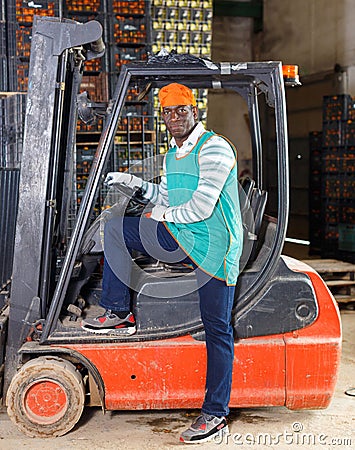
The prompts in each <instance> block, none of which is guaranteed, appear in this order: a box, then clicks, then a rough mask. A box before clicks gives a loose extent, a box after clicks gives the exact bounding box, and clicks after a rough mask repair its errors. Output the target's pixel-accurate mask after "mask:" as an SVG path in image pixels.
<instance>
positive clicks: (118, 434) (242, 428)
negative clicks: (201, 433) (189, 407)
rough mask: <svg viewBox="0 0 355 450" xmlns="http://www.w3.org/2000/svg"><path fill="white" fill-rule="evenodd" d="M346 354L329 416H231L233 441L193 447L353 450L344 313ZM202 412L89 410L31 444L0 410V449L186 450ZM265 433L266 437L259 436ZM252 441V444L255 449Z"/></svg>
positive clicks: (354, 401) (352, 333)
mask: <svg viewBox="0 0 355 450" xmlns="http://www.w3.org/2000/svg"><path fill="white" fill-rule="evenodd" d="M341 315H342V323H343V353H342V361H341V369H340V374H339V380H338V383H337V388H336V392H335V395H334V398H333V400H332V403H331V405H330V406H329V407H328V408H327V409H326V410H316V411H289V410H287V409H286V408H258V409H243V410H233V411H232V412H231V415H230V417H229V429H230V436H229V437H228V439H227V440H226V441H224V442H222V443H221V442H214V443H212V442H211V443H207V444H200V445H193V446H191V445H190V446H189V447H188V448H191V447H192V448H203V449H204V450H205V449H207V450H209V449H215V450H217V449H227V448H228V449H232V448H235V449H237V448H241V449H252V450H253V449H257V450H263V449H266V448H268V449H269V448H270V449H275V450H288V449H299V448H306V449H313V450H316V449H317V450H318V449H319V450H320V449H322V450H323V449H326V450H329V449H347V450H350V449H355V397H351V396H348V395H346V394H345V393H344V392H345V391H346V390H347V389H349V388H351V387H354V388H355V310H354V309H351V308H349V309H348V310H342V311H341ZM196 414H198V411H175V410H174V411H167V412H154V411H149V412H108V413H106V414H105V415H103V414H102V412H101V410H100V409H98V408H95V409H93V408H91V409H90V408H87V409H86V410H85V411H84V413H83V416H82V418H81V420H80V421H79V423H78V424H77V426H76V427H75V428H74V429H73V430H72V431H71V432H69V433H68V434H67V435H65V436H62V437H59V438H53V439H32V438H28V437H26V436H25V435H23V434H22V433H21V432H20V431H18V430H17V428H16V427H15V426H14V425H13V424H12V422H11V421H10V420H9V418H8V416H7V414H6V410H5V409H1V410H0V449H1V450H2V449H4V450H5V449H6V450H15V449H19V448H25V449H31V450H32V449H33V450H37V449H39V448H40V449H42V450H47V449H48V450H49V449H50V450H55V449H60V450H67V449H78V450H84V449H85V450H87V449H95V450H96V449H98V450H101V449H116V450H121V449H122V450H142V449H144V450H153V449H154V450H168V449H175V448H177V447H180V448H182V447H185V446H184V444H181V443H180V442H179V434H180V432H181V431H183V430H184V429H185V428H186V427H187V426H188V425H189V424H190V422H191V420H192V419H193V418H194V417H195V416H196ZM261 433H262V435H261ZM253 439H254V444H253V443H252V442H253Z"/></svg>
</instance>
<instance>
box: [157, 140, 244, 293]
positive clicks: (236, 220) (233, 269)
mask: <svg viewBox="0 0 355 450" xmlns="http://www.w3.org/2000/svg"><path fill="white" fill-rule="evenodd" d="M214 135H215V133H214V132H213V131H207V132H205V133H204V134H203V135H202V136H201V137H200V138H199V140H198V142H197V143H196V145H195V146H194V147H193V149H192V150H191V151H190V152H189V153H188V154H187V155H186V156H184V157H180V158H177V157H176V147H173V148H171V149H170V150H169V151H168V153H167V155H166V174H167V175H166V177H167V187H168V196H169V205H170V206H179V205H181V204H183V203H186V202H188V201H189V200H190V199H191V197H192V194H193V193H194V191H195V190H196V189H197V185H198V182H199V176H200V166H199V152H200V150H201V148H202V146H203V145H204V143H205V142H206V141H207V140H208V139H209V138H211V137H212V136H214ZM232 148H233V151H234V152H235V149H234V147H233V146H232ZM165 225H166V227H167V228H168V230H169V231H170V233H171V234H172V235H173V237H174V238H175V239H176V241H177V242H178V243H179V245H180V246H181V247H182V248H183V249H184V251H185V252H186V253H187V254H188V255H189V256H190V258H191V259H192V260H193V261H194V262H195V263H196V264H197V265H198V266H199V267H200V268H201V269H202V270H204V271H205V272H207V273H208V274H210V275H212V276H213V277H215V278H218V279H221V280H225V281H226V283H227V284H228V285H234V284H236V281H237V278H238V274H239V259H240V255H241V252H242V247H243V233H242V221H241V215H240V206H239V194H238V174H237V163H236V164H235V165H234V167H233V168H232V170H231V172H230V173H229V176H228V178H227V181H226V183H225V185H224V187H223V189H222V192H221V195H220V197H219V199H218V201H217V203H216V206H215V208H214V210H213V213H212V215H211V216H210V217H209V218H207V219H206V220H202V221H200V222H194V223H174V222H165Z"/></svg>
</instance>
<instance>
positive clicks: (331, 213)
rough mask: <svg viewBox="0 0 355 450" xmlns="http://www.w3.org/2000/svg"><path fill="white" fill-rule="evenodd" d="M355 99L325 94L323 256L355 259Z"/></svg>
mask: <svg viewBox="0 0 355 450" xmlns="http://www.w3.org/2000/svg"><path fill="white" fill-rule="evenodd" d="M354 163H355V101H354V99H353V98H352V97H351V96H350V95H337V96H325V97H324V101H323V141H322V211H321V215H322V223H323V229H322V238H323V240H322V249H321V255H322V256H323V257H337V258H339V259H343V260H354V261H355V238H354V234H355V207H354V204H355V167H354Z"/></svg>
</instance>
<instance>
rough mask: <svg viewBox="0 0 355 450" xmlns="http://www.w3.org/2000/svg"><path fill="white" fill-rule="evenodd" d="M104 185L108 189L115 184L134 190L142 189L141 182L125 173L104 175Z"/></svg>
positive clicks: (139, 179)
mask: <svg viewBox="0 0 355 450" xmlns="http://www.w3.org/2000/svg"><path fill="white" fill-rule="evenodd" d="M104 184H106V185H107V186H109V187H111V186H114V185H115V184H124V185H125V186H128V187H130V188H132V189H134V188H140V187H142V184H143V180H142V179H141V178H138V177H136V176H135V175H131V174H130V173H127V172H109V173H108V174H107V175H106V178H105V181H104Z"/></svg>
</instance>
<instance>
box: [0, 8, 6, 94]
mask: <svg viewBox="0 0 355 450" xmlns="http://www.w3.org/2000/svg"><path fill="white" fill-rule="evenodd" d="M6 30H7V24H6V13H5V4H4V3H3V2H1V4H0V92H4V91H7V90H8V83H7V79H8V73H7V37H6Z"/></svg>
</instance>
